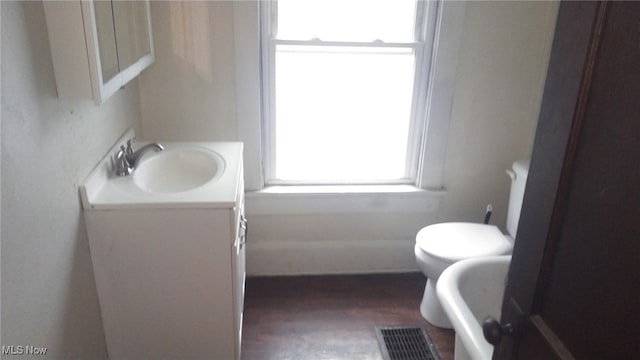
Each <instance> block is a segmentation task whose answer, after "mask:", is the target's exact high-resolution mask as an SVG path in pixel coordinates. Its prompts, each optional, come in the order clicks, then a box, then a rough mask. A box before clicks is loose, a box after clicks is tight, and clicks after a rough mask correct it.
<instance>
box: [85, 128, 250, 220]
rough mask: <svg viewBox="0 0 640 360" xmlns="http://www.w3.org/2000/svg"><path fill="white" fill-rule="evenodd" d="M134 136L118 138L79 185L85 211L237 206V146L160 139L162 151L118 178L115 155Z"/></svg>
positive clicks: (239, 160)
mask: <svg viewBox="0 0 640 360" xmlns="http://www.w3.org/2000/svg"><path fill="white" fill-rule="evenodd" d="M133 137H135V133H134V131H133V129H128V130H127V131H126V132H125V133H124V134H122V136H121V137H120V139H119V140H118V141H116V142H115V143H114V144H113V146H112V147H111V149H110V150H109V151H108V152H107V154H106V155H105V157H104V158H103V159H102V160H100V162H99V163H98V164H97V165H96V167H95V168H94V169H93V171H91V173H90V174H89V176H87V179H86V180H85V181H84V182H83V183H82V185H80V197H81V199H82V205H83V207H84V209H85V210H116V209H124V208H127V209H142V208H145V209H186V208H197V209H202V208H228V207H229V206H234V204H235V203H236V201H237V199H238V196H239V195H238V188H240V187H239V186H238V181H242V176H243V172H242V143H240V142H235V141H233V142H220V141H218V142H201V141H193V142H166V141H162V142H161V144H162V145H163V146H164V150H163V151H160V152H153V151H150V152H147V153H145V154H144V155H143V156H142V159H141V160H140V161H139V163H138V165H137V167H136V169H135V170H134V171H133V173H132V174H131V175H129V176H118V175H117V174H116V171H115V163H116V162H115V154H116V153H117V152H118V151H119V150H120V148H121V146H123V145H124V146H126V143H127V141H128V140H129V139H131V138H133ZM143 146H145V144H144V143H141V144H139V145H138V148H141V147H143Z"/></svg>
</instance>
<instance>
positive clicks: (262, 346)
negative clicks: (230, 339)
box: [242, 273, 454, 360]
mask: <svg viewBox="0 0 640 360" xmlns="http://www.w3.org/2000/svg"><path fill="white" fill-rule="evenodd" d="M424 285H425V278H424V276H423V275H422V274H419V273H411V274H381V275H346V276H345V275H340V276H296V277H254V278H249V279H247V287H246V296H245V311H244V325H243V326H244V329H243V335H242V359H243V360H329V359H331V360H382V355H381V352H380V348H379V345H378V341H377V338H376V333H375V327H376V326H396V325H415V324H418V325H422V326H424V327H425V328H427V331H428V332H429V336H430V337H431V339H432V340H433V342H434V343H435V345H436V347H437V348H438V351H439V353H440V357H441V358H442V360H449V359H453V347H454V333H453V331H451V330H442V329H438V328H435V327H432V326H430V325H429V324H427V323H426V322H425V321H424V320H423V319H422V317H421V316H420V311H419V306H420V299H421V297H422V292H423V290H424Z"/></svg>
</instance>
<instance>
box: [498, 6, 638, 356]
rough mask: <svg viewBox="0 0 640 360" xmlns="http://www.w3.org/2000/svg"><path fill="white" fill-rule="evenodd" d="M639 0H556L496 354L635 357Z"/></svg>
mask: <svg viewBox="0 0 640 360" xmlns="http://www.w3.org/2000/svg"><path fill="white" fill-rule="evenodd" d="M639 314H640V2H606V3H597V2H566V3H562V4H561V5H560V9H559V13H558V22H557V25H556V34H555V38H554V43H553V48H552V54H551V59H550V63H549V72H548V75H547V82H546V84H545V93H544V96H543V103H542V108H541V113H540V119H539V123H538V129H537V133H536V138H535V141H534V149H533V154H532V159H531V166H530V170H529V176H528V182H527V189H526V193H525V196H524V204H523V208H522V214H521V218H520V225H519V228H518V234H517V241H516V244H515V248H514V252H513V258H512V264H511V268H510V274H509V279H508V283H507V288H506V290H505V297H504V300H503V307H502V324H503V325H505V324H507V323H510V324H513V325H514V326H515V328H516V331H515V333H514V334H513V335H504V336H503V337H502V339H501V342H500V343H499V345H498V346H497V347H496V351H495V352H494V359H572V358H575V359H640V316H639Z"/></svg>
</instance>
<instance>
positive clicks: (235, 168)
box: [80, 143, 247, 360]
mask: <svg viewBox="0 0 640 360" xmlns="http://www.w3.org/2000/svg"><path fill="white" fill-rule="evenodd" d="M202 144H204V145H202V146H203V147H204V146H208V148H210V149H211V150H213V151H216V152H217V153H218V154H220V156H221V157H222V158H223V159H224V160H225V166H224V174H223V175H222V177H221V178H219V179H217V180H216V181H215V182H213V183H212V184H210V185H205V186H203V187H200V188H198V189H194V190H193V191H192V192H193V193H194V197H193V198H192V199H190V198H189V194H186V195H180V194H179V193H178V194H157V195H149V196H148V197H145V196H146V195H144V194H138V193H134V192H131V193H130V195H126V196H125V195H123V191H124V190H122V189H126V188H125V187H120V188H117V187H118V186H121V184H119V183H121V182H125V181H129V180H130V179H126V178H117V177H112V176H108V178H107V179H106V180H105V181H106V182H105V183H99V181H98V180H96V179H94V178H93V177H94V176H97V177H99V176H100V173H101V172H102V167H101V166H100V165H99V166H98V167H97V168H96V170H94V172H93V174H92V175H90V177H89V178H88V179H87V181H85V184H84V185H83V186H82V187H81V189H80V192H81V197H82V201H83V206H84V208H85V211H84V216H85V223H86V225H87V233H88V235H89V245H90V249H91V259H92V262H93V269H94V274H95V280H96V285H97V289H98V297H99V301H100V310H101V312H102V320H103V325H104V330H105V339H106V343H107V351H108V355H109V359H111V360H116V359H221V360H231V359H240V346H241V337H242V312H243V305H244V283H245V238H246V225H247V224H246V220H245V217H244V183H243V171H242V144H240V143H210V144H207V143H202ZM209 145H211V146H209ZM171 146H172V144H171V143H167V144H165V151H170V150H167V149H171ZM180 146H181V145H177V147H180ZM189 146H192V147H193V146H201V145H189ZM157 154H161V153H157ZM153 155H154V154H150V155H148V156H150V157H151V158H152V156H153ZM107 160H108V159H107ZM134 174H135V172H134ZM95 184H98V185H97V186H95V189H93V190H92V189H91V188H92V187H93V186H94V185H95ZM117 189H120V190H117ZM134 195H135V196H134ZM186 199H190V200H188V201H187V200H186ZM193 199H196V200H193Z"/></svg>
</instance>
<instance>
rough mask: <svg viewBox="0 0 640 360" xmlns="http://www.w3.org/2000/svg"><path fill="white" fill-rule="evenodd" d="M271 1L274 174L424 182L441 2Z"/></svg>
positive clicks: (268, 105) (268, 56) (269, 123)
mask: <svg viewBox="0 0 640 360" xmlns="http://www.w3.org/2000/svg"><path fill="white" fill-rule="evenodd" d="M261 5H262V44H263V54H262V59H263V81H262V87H263V105H264V109H263V110H264V111H263V117H264V118H263V132H264V133H263V144H264V145H263V146H264V148H263V154H264V166H265V182H266V183H267V184H271V185H272V184H394V183H415V182H416V176H417V173H418V164H419V160H420V156H419V154H420V150H421V146H422V138H423V136H422V135H423V132H424V129H425V124H424V123H425V103H426V97H427V95H426V94H427V83H428V81H427V79H428V76H427V75H428V74H427V73H428V68H429V60H430V56H431V41H430V39H431V38H432V37H433V36H432V35H428V34H432V33H431V32H430V31H428V29H429V28H432V26H431V24H432V23H433V21H432V20H430V17H433V15H432V14H434V13H435V11H434V9H433V8H434V7H435V3H434V2H423V1H415V0H278V1H277V2H275V1H273V2H272V1H269V2H262V3H261ZM428 25H429V26H428Z"/></svg>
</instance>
